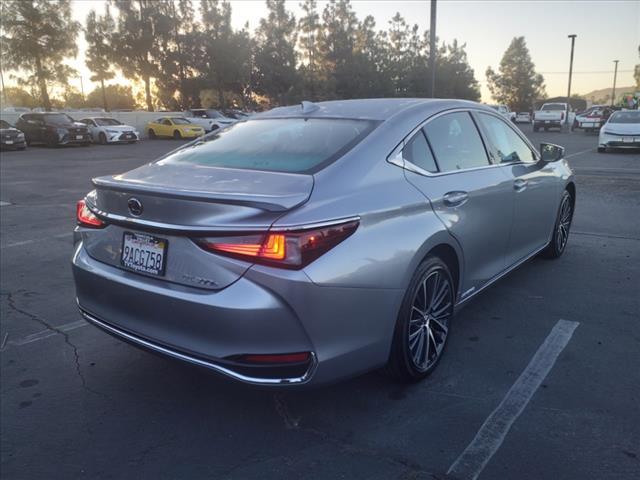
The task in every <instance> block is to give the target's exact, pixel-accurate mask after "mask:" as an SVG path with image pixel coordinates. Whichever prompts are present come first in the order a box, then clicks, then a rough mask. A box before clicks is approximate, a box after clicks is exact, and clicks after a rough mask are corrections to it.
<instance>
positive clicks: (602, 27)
mask: <svg viewBox="0 0 640 480" xmlns="http://www.w3.org/2000/svg"><path fill="white" fill-rule="evenodd" d="M73 3H74V5H73V15H74V17H75V19H76V20H78V21H80V22H81V23H83V24H84V21H85V19H86V16H87V14H88V13H89V11H90V10H91V9H96V10H97V11H99V12H102V11H103V9H104V3H105V2H104V0H73ZM193 4H194V6H197V5H198V4H199V1H198V0H194V1H193ZM231 4H232V22H233V25H234V27H236V28H242V27H243V26H244V25H245V23H248V24H249V28H250V30H254V29H255V28H256V27H257V26H258V24H259V21H260V18H262V17H264V16H266V12H267V9H266V6H265V2H264V1H263V0H232V1H231ZM299 4H300V2H299V1H298V0H287V8H288V9H289V10H290V11H292V12H293V13H294V14H295V15H296V18H298V17H299V16H300V14H301V8H300V6H299ZM325 4H326V2H325V1H322V0H319V1H318V7H319V10H320V11H322V9H323V8H324V5H325ZM352 5H353V9H354V11H355V12H356V14H357V16H358V18H359V19H360V20H362V19H364V17H365V16H366V15H372V16H373V17H374V18H375V20H376V28H377V29H386V28H387V27H388V21H389V20H390V19H391V17H393V15H394V14H395V13H396V12H400V14H401V15H402V16H404V18H405V19H406V20H407V23H410V24H414V23H417V24H418V25H419V26H420V28H421V29H422V30H424V29H428V28H429V22H430V18H429V16H430V2H429V1H428V0H411V1H406V0H396V1H391V0H352ZM436 19H437V26H436V32H437V35H438V37H439V39H440V41H445V42H447V43H450V42H452V41H453V40H454V39H457V40H458V42H459V43H466V45H467V46H466V51H467V55H468V59H469V64H470V65H471V67H472V68H473V69H474V71H475V77H476V79H477V80H478V81H479V82H480V86H481V91H482V100H483V101H485V102H486V101H490V93H489V90H488V88H487V85H486V78H485V71H486V69H487V67H488V66H491V67H493V68H494V70H497V68H498V66H499V64H500V60H501V58H502V55H503V53H504V51H505V50H506V48H507V47H508V46H509V43H510V42H511V40H512V39H513V37H516V36H524V37H525V39H526V42H527V46H528V47H529V51H530V54H531V58H532V60H533V62H534V63H535V65H536V70H537V71H538V72H539V73H542V74H543V75H544V78H545V83H546V87H547V94H548V95H549V96H551V97H553V96H559V95H566V93H567V81H568V70H569V56H570V49H571V43H570V40H569V39H568V38H567V35H569V34H576V35H577V38H576V42H575V53H574V63H573V72H574V75H573V81H572V88H571V91H572V93H581V94H585V93H588V92H590V91H593V90H597V89H601V88H609V87H611V86H612V84H613V69H614V63H613V60H619V64H618V79H617V85H618V86H619V87H626V86H630V85H634V79H633V68H634V66H635V65H636V64H637V63H640V58H639V57H638V46H639V45H640V1H638V0H620V1H616V0H600V1H582V0H573V1H564V0H546V1H545V0H538V1H529V0H522V1H509V0H494V1H482V0H471V1H470V0H438V3H437V16H436ZM84 47H85V45H84V38H79V49H80V52H79V55H78V59H77V60H76V61H75V62H71V65H72V66H74V67H75V68H76V69H77V70H78V71H79V72H80V74H81V76H82V77H83V83H84V91H85V93H87V92H88V91H89V90H90V89H91V88H92V85H91V82H90V81H89V77H90V75H91V74H90V72H89V71H88V70H87V68H86V66H85V65H84V61H83V60H82V59H83V50H84ZM117 80H119V81H126V80H124V79H121V78H120V79H117ZM71 83H72V84H73V85H75V86H77V87H80V80H79V79H73V80H72V82H71Z"/></svg>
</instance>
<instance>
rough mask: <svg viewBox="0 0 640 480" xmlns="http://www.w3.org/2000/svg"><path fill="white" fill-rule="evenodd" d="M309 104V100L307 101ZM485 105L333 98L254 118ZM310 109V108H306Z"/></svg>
mask: <svg viewBox="0 0 640 480" xmlns="http://www.w3.org/2000/svg"><path fill="white" fill-rule="evenodd" d="M305 103H306V102H305ZM470 106H472V107H476V108H477V107H481V105H480V104H479V103H476V102H470V101H467V100H448V99H432V98H369V99H358V100H332V101H327V102H318V103H309V104H307V108H306V109H304V110H303V108H302V106H301V104H298V105H292V106H288V107H277V108H274V109H272V110H269V111H267V112H262V113H259V114H257V115H255V117H253V118H285V117H303V118H358V119H367V120H378V121H385V120H388V119H390V118H392V117H395V116H396V115H398V114H402V113H405V112H407V111H410V110H411V111H415V110H423V111H424V113H429V111H433V112H435V111H439V110H447V109H451V108H463V107H470ZM305 110H306V111H305Z"/></svg>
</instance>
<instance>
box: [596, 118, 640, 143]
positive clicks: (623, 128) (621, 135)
mask: <svg viewBox="0 0 640 480" xmlns="http://www.w3.org/2000/svg"><path fill="white" fill-rule="evenodd" d="M611 148H624V149H627V148H633V149H640V110H620V111H617V112H613V113H612V114H611V116H610V117H609V118H608V119H607V122H606V123H605V124H604V125H603V126H602V128H601V129H600V136H599V138H598V152H601V153H602V152H606V151H607V150H608V149H611Z"/></svg>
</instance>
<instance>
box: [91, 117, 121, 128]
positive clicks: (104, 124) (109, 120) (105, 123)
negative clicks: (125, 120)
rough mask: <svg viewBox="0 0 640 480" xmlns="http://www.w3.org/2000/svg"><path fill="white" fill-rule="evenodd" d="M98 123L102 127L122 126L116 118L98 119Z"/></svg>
mask: <svg viewBox="0 0 640 480" xmlns="http://www.w3.org/2000/svg"><path fill="white" fill-rule="evenodd" d="M96 123H97V124H98V126H100V127H108V126H110V125H122V123H120V122H119V121H118V120H116V119H115V118H96Z"/></svg>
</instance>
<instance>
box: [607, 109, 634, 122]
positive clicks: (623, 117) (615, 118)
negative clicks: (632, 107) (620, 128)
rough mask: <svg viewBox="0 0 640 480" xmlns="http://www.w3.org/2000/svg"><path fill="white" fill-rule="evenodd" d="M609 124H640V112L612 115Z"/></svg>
mask: <svg viewBox="0 0 640 480" xmlns="http://www.w3.org/2000/svg"><path fill="white" fill-rule="evenodd" d="M609 123H640V111H637V112H616V113H614V114H613V115H611V118H610V119H609Z"/></svg>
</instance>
